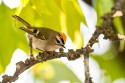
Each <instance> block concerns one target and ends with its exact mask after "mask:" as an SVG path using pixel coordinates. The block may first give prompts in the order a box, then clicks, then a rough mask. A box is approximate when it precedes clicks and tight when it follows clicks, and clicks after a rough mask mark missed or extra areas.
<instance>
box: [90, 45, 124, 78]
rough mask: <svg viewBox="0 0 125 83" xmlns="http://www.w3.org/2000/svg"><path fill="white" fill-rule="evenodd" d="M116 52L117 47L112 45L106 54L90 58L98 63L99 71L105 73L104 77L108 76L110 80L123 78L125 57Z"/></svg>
mask: <svg viewBox="0 0 125 83" xmlns="http://www.w3.org/2000/svg"><path fill="white" fill-rule="evenodd" d="M116 50H118V48H117V45H116V43H113V44H112V45H111V47H110V50H108V51H107V52H106V53H104V54H102V55H99V56H97V55H96V56H92V57H93V58H94V59H96V60H97V61H98V63H99V66H100V68H101V70H104V71H105V73H104V74H105V76H110V77H111V79H112V80H115V79H118V78H125V72H124V71H125V56H124V53H123V54H121V53H119V52H118V51H116Z"/></svg>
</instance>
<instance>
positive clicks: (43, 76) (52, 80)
mask: <svg viewBox="0 0 125 83" xmlns="http://www.w3.org/2000/svg"><path fill="white" fill-rule="evenodd" d="M33 70H34V74H35V78H36V80H42V81H44V82H46V83H58V82H59V81H63V80H66V81H70V83H74V82H76V83H81V81H80V80H79V79H78V78H77V76H76V75H75V74H74V73H73V72H72V71H71V70H70V69H69V68H67V67H66V66H65V65H64V64H63V63H62V62H60V61H57V60H55V61H54V60H52V61H47V62H46V63H42V64H39V65H36V66H35V67H34V68H33ZM40 82H41V81H40ZM37 83H38V82H37Z"/></svg>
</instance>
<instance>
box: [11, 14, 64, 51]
mask: <svg viewBox="0 0 125 83" xmlns="http://www.w3.org/2000/svg"><path fill="white" fill-rule="evenodd" d="M13 17H14V18H15V19H17V20H18V21H20V22H21V23H22V24H23V25H24V27H20V29H22V30H24V31H25V32H27V33H28V35H27V36H28V37H31V38H32V42H33V47H34V48H36V49H39V50H46V51H54V50H56V49H58V48H60V47H64V44H65V42H64V39H63V37H61V35H60V34H59V32H57V31H54V30H52V29H49V28H46V27H34V26H31V25H30V24H29V23H27V22H26V21H25V20H23V19H22V18H21V17H19V16H17V15H14V16H13Z"/></svg>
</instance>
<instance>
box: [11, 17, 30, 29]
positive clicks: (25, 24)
mask: <svg viewBox="0 0 125 83" xmlns="http://www.w3.org/2000/svg"><path fill="white" fill-rule="evenodd" d="M12 17H13V18H15V19H16V20H18V21H20V22H21V23H22V24H23V25H24V26H25V28H29V29H32V26H31V25H30V24H29V23H28V22H26V21H25V20H24V19H22V18H21V17H19V16H17V15H13V16H12Z"/></svg>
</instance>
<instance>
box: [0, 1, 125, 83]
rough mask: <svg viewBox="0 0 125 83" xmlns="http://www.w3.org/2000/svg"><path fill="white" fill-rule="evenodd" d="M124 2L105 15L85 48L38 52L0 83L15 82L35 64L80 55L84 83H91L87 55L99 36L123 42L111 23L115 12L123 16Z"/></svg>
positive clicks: (69, 58)
mask: <svg viewBox="0 0 125 83" xmlns="http://www.w3.org/2000/svg"><path fill="white" fill-rule="evenodd" d="M124 3H125V0H117V2H116V5H115V7H113V8H112V11H111V13H107V14H105V15H104V16H103V17H102V19H103V22H102V24H101V25H100V26H96V31H95V32H94V34H93V36H92V37H91V39H90V40H89V42H88V44H87V46H86V47H85V48H81V49H77V50H76V51H74V50H73V49H71V50H69V51H68V52H67V53H65V52H64V51H63V49H60V50H59V52H46V51H44V52H42V53H41V52H39V54H38V55H37V56H36V57H35V59H31V58H30V59H26V60H25V61H24V62H22V61H20V62H17V63H16V71H15V73H14V75H13V76H8V75H4V76H2V78H3V79H2V82H0V83H8V82H9V83H11V82H14V81H16V80H17V79H18V78H19V77H18V76H19V75H20V74H21V73H23V72H24V71H25V70H27V69H29V68H30V67H32V66H34V65H35V64H37V63H40V62H44V61H47V60H51V59H56V58H61V57H66V58H67V59H68V60H75V59H77V58H79V57H80V55H81V54H83V55H84V68H85V83H93V81H92V78H91V76H90V72H89V53H91V52H93V49H92V48H91V47H92V46H93V44H94V43H97V42H98V37H99V35H100V34H104V39H110V40H111V41H116V40H121V39H123V40H124V35H122V38H121V37H119V36H118V35H117V34H115V32H114V30H113V29H112V26H111V24H112V21H113V19H114V18H115V17H116V15H114V14H115V13H116V12H117V11H121V12H122V13H123V14H124V13H125V6H124Z"/></svg>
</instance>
